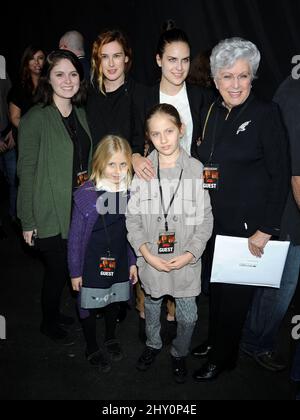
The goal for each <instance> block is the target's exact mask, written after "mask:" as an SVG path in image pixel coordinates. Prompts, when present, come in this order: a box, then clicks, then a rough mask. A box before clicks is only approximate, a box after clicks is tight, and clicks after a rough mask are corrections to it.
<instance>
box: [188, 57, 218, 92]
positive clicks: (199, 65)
mask: <svg viewBox="0 0 300 420" xmlns="http://www.w3.org/2000/svg"><path fill="white" fill-rule="evenodd" d="M210 54H211V52H210V51H204V52H201V53H199V54H197V55H196V57H195V58H194V59H193V60H192V62H191V67H190V72H189V75H188V77H187V82H188V83H191V84H193V85H197V86H202V87H207V88H209V87H212V86H213V85H214V84H213V80H212V77H211V71H210V62H209V57H210Z"/></svg>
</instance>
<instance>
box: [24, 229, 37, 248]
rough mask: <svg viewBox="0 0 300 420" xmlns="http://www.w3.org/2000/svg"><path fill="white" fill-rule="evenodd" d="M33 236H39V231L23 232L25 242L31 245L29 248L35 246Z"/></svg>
mask: <svg viewBox="0 0 300 420" xmlns="http://www.w3.org/2000/svg"><path fill="white" fill-rule="evenodd" d="M33 234H35V235H36V234H37V231H36V230H29V231H24V232H23V238H24V241H25V242H26V243H27V245H29V246H33V245H34V243H33V242H32V237H33Z"/></svg>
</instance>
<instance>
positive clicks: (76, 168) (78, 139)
mask: <svg viewBox="0 0 300 420" xmlns="http://www.w3.org/2000/svg"><path fill="white" fill-rule="evenodd" d="M62 120H63V123H64V125H65V127H66V129H67V131H68V133H69V135H70V138H71V140H72V142H73V145H74V156H73V188H76V187H78V185H77V175H78V174H79V173H81V172H85V171H88V162H89V154H90V147H91V142H90V139H89V136H88V135H87V133H86V131H85V130H84V128H83V127H82V125H81V124H80V122H79V120H78V118H77V116H76V113H75V111H74V110H72V112H71V114H70V115H69V116H68V117H66V118H62Z"/></svg>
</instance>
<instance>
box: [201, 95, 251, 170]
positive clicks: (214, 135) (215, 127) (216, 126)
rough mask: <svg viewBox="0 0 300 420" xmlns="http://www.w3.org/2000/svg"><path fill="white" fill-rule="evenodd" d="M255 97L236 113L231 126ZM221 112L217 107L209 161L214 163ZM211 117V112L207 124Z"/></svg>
mask: <svg viewBox="0 0 300 420" xmlns="http://www.w3.org/2000/svg"><path fill="white" fill-rule="evenodd" d="M253 99H254V97H253V96H252V97H251V98H249V99H248V101H247V102H246V103H245V104H244V105H243V106H242V108H241V109H240V112H239V113H238V114H237V115H236V117H235V118H234V119H233V120H232V121H230V122H229V124H230V126H232V125H233V124H234V123H235V122H236V121H237V120H238V119H239V118H240V116H241V114H242V113H243V112H244V111H245V110H246V109H247V108H248V106H249V105H250V103H251V102H252V101H253ZM211 109H212V108H211ZM219 114H220V109H219V108H217V110H216V113H215V119H214V128H213V136H212V146H211V153H210V156H209V160H208V163H209V164H212V163H213V155H214V153H215V149H216V139H217V128H218V120H219ZM209 117H210V113H209V116H208V119H207V121H206V124H207V123H208V120H209ZM203 140H204V138H203Z"/></svg>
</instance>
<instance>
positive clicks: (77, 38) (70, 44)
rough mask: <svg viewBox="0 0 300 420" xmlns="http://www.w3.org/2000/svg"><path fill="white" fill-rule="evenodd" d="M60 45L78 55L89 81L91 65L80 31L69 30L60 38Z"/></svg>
mask: <svg viewBox="0 0 300 420" xmlns="http://www.w3.org/2000/svg"><path fill="white" fill-rule="evenodd" d="M58 45H59V46H58V48H59V49H61V50H69V51H72V53H74V54H75V55H76V56H77V57H78V59H79V61H80V63H81V64H82V67H83V71H84V78H85V80H86V81H87V82H89V80H90V72H91V65H90V61H89V60H88V58H87V57H86V54H85V49H84V37H83V35H82V34H81V33H80V32H78V31H68V32H66V33H65V34H64V35H63V36H62V37H61V38H60V40H59V43H58Z"/></svg>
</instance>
